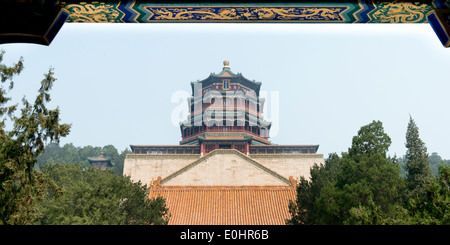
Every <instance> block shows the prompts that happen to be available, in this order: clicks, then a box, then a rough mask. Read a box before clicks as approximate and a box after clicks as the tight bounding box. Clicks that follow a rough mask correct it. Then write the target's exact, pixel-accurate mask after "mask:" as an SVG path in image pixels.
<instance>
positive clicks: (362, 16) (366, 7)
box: [355, 0, 375, 23]
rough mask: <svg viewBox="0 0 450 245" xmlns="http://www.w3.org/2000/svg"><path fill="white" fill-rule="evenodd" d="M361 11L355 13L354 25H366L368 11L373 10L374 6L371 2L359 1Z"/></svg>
mask: <svg viewBox="0 0 450 245" xmlns="http://www.w3.org/2000/svg"><path fill="white" fill-rule="evenodd" d="M359 3H360V5H361V7H362V8H361V10H359V11H358V12H356V13H355V17H356V23H368V22H370V20H371V19H370V17H369V15H368V14H369V13H370V11H372V10H374V9H375V6H374V5H373V1H365V0H361V1H360V2H359Z"/></svg>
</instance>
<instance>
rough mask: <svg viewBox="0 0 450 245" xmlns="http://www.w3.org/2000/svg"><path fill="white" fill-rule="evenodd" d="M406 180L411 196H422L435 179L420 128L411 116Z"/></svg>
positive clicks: (406, 157) (407, 132) (406, 158)
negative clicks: (424, 188)
mask: <svg viewBox="0 0 450 245" xmlns="http://www.w3.org/2000/svg"><path fill="white" fill-rule="evenodd" d="M405 146H406V148H407V151H406V156H405V163H406V167H405V168H406V180H407V182H408V189H409V190H410V194H411V195H420V193H421V190H423V187H424V185H425V184H426V182H427V181H428V180H429V179H430V178H432V177H433V173H432V171H431V168H430V164H429V160H428V153H427V148H426V146H425V143H424V142H423V141H422V140H421V139H420V137H419V128H418V127H417V125H416V123H415V122H414V120H413V118H412V117H411V116H410V118H409V123H408V129H407V131H406V144H405Z"/></svg>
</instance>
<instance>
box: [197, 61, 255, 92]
mask: <svg viewBox="0 0 450 245" xmlns="http://www.w3.org/2000/svg"><path fill="white" fill-rule="evenodd" d="M223 64H224V67H223V68H222V71H221V72H220V73H219V74H215V73H211V74H210V75H209V77H207V78H206V79H203V80H201V81H197V82H191V88H192V95H194V84H196V83H201V84H202V87H203V88H206V87H209V86H211V85H212V84H213V83H221V82H222V79H226V78H229V79H230V80H231V82H232V83H239V84H241V85H243V86H245V87H247V88H249V89H252V90H254V91H255V93H256V95H258V96H259V90H260V87H261V82H256V81H255V80H253V81H252V80H249V79H247V78H245V77H244V76H243V75H242V74H241V73H234V72H232V71H231V69H230V66H229V62H228V61H227V60H225V61H224V62H223Z"/></svg>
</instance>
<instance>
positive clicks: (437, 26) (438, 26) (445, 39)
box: [427, 12, 450, 47]
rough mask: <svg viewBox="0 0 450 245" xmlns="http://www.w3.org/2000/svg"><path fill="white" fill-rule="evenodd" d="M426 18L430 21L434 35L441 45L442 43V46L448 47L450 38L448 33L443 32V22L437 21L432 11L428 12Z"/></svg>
mask: <svg viewBox="0 0 450 245" xmlns="http://www.w3.org/2000/svg"><path fill="white" fill-rule="evenodd" d="M427 18H428V22H429V23H430V25H431V27H432V28H433V30H434V32H435V33H436V35H437V36H438V38H439V40H440V41H441V43H442V45H444V47H448V43H449V40H450V37H449V34H448V33H446V32H445V29H444V27H443V26H442V25H443V24H442V23H441V22H440V21H439V19H438V17H437V16H436V13H434V12H433V13H431V14H429V15H428V16H427Z"/></svg>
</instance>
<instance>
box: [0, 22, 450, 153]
mask: <svg viewBox="0 0 450 245" xmlns="http://www.w3.org/2000/svg"><path fill="white" fill-rule="evenodd" d="M0 49H3V50H5V51H6V57H5V60H4V63H6V64H8V65H11V64H12V63H13V62H15V61H17V60H18V59H19V57H20V56H23V57H24V60H25V70H24V71H23V72H22V74H21V75H20V77H18V78H17V79H16V86H15V88H14V90H13V91H12V92H11V96H12V97H14V98H15V99H16V101H20V99H21V98H22V97H23V96H24V95H25V96H26V97H27V98H28V99H29V100H30V101H34V96H35V95H36V91H37V89H38V88H39V85H40V81H41V80H42V78H43V74H44V73H46V72H47V71H48V68H49V67H50V66H52V67H54V69H55V71H54V72H55V76H56V77H57V79H58V80H57V81H56V83H55V86H54V89H53V91H52V93H51V94H52V102H51V104H50V108H54V107H56V106H59V108H60V109H61V119H62V122H66V123H72V129H71V133H70V135H69V136H68V137H65V138H64V139H63V140H62V141H61V143H62V144H65V143H70V142H71V143H73V144H74V145H75V146H86V145H92V146H104V145H107V144H113V145H114V146H116V147H117V148H118V149H119V150H120V151H121V150H123V149H125V148H126V147H129V145H130V144H179V141H180V140H181V134H180V129H179V126H178V122H173V121H174V120H173V116H174V115H175V116H177V115H178V114H177V113H174V112H176V109H177V108H180V107H179V106H180V104H181V103H182V102H185V100H182V99H180V100H178V98H179V96H180V95H183V94H190V93H191V91H190V90H191V87H190V82H191V81H196V80H202V79H205V78H207V77H208V76H209V74H210V73H211V72H214V73H219V72H220V71H221V70H222V67H223V61H224V60H229V61H230V67H231V70H232V71H233V72H235V73H238V72H240V73H242V74H243V76H245V77H246V78H248V79H250V80H256V81H259V82H262V86H261V90H262V91H265V93H266V94H267V95H268V98H267V109H266V110H268V111H267V112H268V113H267V114H266V118H267V119H268V120H269V121H272V122H273V126H272V127H273V128H274V130H273V131H274V134H272V137H271V138H270V140H271V141H272V142H273V143H276V144H280V145H282V144H319V145H320V147H319V150H318V152H319V153H323V154H324V156H325V157H327V156H328V154H329V153H332V152H337V153H341V152H343V151H347V150H348V148H349V147H350V145H351V140H352V137H353V136H355V135H356V134H357V131H358V130H359V129H360V127H361V126H363V125H367V124H368V123H370V122H372V120H380V121H381V122H383V126H384V129H385V132H386V133H387V134H388V135H389V136H390V137H391V139H392V145H391V147H390V152H389V153H390V154H391V155H393V154H397V156H401V155H403V154H405V152H406V148H405V133H406V127H407V124H408V121H409V115H411V116H412V117H413V118H414V120H415V121H416V123H417V125H418V127H419V130H420V131H419V132H420V137H421V138H422V140H423V141H424V142H425V143H426V146H427V147H428V153H432V152H438V153H439V155H441V156H442V157H443V158H445V159H450V109H449V106H450V96H449V93H450V77H449V76H448V74H449V72H450V49H449V48H447V49H446V48H444V47H442V45H441V43H440V42H439V40H438V38H437V37H436V35H435V33H434V32H433V30H432V28H431V26H429V25H428V24H74V23H66V24H65V25H64V26H63V28H62V29H61V31H60V32H59V33H58V35H57V36H56V37H55V39H54V40H53V42H52V44H51V45H50V46H48V47H47V46H41V45H34V44H3V45H0ZM271 95H278V96H279V97H278V99H276V97H274V96H271ZM272 105H273V107H274V110H275V109H276V110H277V112H278V116H277V114H276V113H271V110H270V108H271V106H272ZM186 109H187V108H186ZM178 118H180V119H179V120H180V121H181V119H184V118H183V117H181V116H178ZM175 119H176V117H175Z"/></svg>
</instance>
